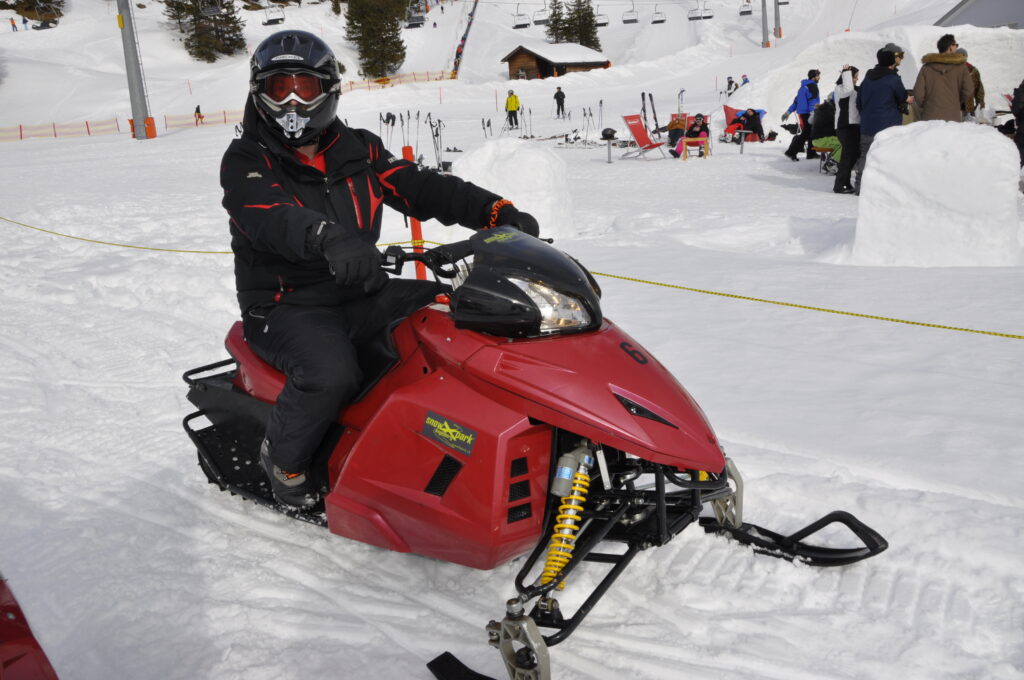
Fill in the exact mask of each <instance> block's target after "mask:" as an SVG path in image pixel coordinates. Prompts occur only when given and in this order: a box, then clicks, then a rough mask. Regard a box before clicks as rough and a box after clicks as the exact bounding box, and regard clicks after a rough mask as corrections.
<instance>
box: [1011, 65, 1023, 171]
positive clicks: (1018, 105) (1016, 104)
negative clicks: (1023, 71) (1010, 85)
mask: <svg viewBox="0 0 1024 680" xmlns="http://www.w3.org/2000/svg"><path fill="white" fill-rule="evenodd" d="M1010 113H1012V114H1013V118H1014V121H1015V123H1016V129H1015V130H1014V133H1013V143H1014V144H1016V145H1017V151H1018V152H1020V167H1022V168H1024V80H1022V81H1020V85H1018V86H1017V87H1016V88H1014V90H1013V99H1012V100H1010Z"/></svg>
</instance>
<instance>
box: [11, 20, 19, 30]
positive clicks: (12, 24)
mask: <svg viewBox="0 0 1024 680" xmlns="http://www.w3.org/2000/svg"><path fill="white" fill-rule="evenodd" d="M11 30H12V31H14V32H15V33H17V32H18V24H16V23H15V22H14V17H11Z"/></svg>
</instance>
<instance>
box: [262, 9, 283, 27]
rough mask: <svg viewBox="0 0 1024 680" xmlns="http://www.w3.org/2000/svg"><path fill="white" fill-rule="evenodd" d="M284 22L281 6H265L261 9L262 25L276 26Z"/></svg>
mask: <svg viewBox="0 0 1024 680" xmlns="http://www.w3.org/2000/svg"><path fill="white" fill-rule="evenodd" d="M283 23H284V9H282V8H281V7H266V8H264V9H263V25H264V26H276V25H277V24H283Z"/></svg>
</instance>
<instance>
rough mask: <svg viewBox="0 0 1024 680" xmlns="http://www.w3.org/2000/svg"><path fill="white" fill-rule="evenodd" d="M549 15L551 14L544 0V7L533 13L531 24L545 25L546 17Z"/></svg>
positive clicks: (546, 23)
mask: <svg viewBox="0 0 1024 680" xmlns="http://www.w3.org/2000/svg"><path fill="white" fill-rule="evenodd" d="M550 16H551V13H550V12H548V3H547V0H545V2H544V9H539V10H537V11H536V12H534V13H533V25H534V26H547V25H548V18H549V17H550Z"/></svg>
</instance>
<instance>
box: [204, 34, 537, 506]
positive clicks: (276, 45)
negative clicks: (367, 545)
mask: <svg viewBox="0 0 1024 680" xmlns="http://www.w3.org/2000/svg"><path fill="white" fill-rule="evenodd" d="M340 84H341V81H340V73H339V69H338V65H337V61H336V60H335V56H334V53H333V52H332V51H331V49H330V48H329V47H328V46H327V44H326V43H324V41H323V40H321V39H320V38H318V37H317V36H315V35H313V34H312V33H307V32H305V31H280V32H278V33H275V34H273V35H271V36H270V37H268V38H267V39H265V40H264V41H263V42H262V43H260V44H259V46H258V47H257V48H256V50H255V51H254V52H253V56H252V60H251V62H250V77H249V91H250V93H251V94H250V96H249V98H248V99H247V101H246V105H245V114H244V117H243V121H242V130H243V132H242V136H241V137H240V138H239V139H236V140H234V141H232V142H231V144H230V145H229V146H228V149H227V151H226V152H225V154H224V159H223V162H222V164H221V186H222V187H223V189H224V200H223V205H224V207H225V208H226V209H227V211H228V215H229V217H230V228H231V248H232V250H233V251H234V254H235V284H236V288H237V293H238V302H239V306H240V307H241V310H242V320H243V326H244V329H245V337H246V340H247V341H248V343H249V345H250V346H251V347H252V349H253V351H254V352H255V353H256V354H257V355H258V356H260V357H261V358H262V359H263V360H265V361H267V362H268V363H270V364H271V365H273V366H274V367H275V368H277V369H278V370H280V371H282V372H283V373H284V374H285V375H286V376H287V381H286V383H285V386H284V389H283V390H282V392H281V394H280V396H279V397H278V399H277V402H276V403H275V404H274V406H273V409H272V411H271V414H270V418H269V422H268V423H267V429H266V437H265V438H264V440H263V442H262V444H261V447H260V460H261V462H262V464H263V467H264V469H265V471H266V473H267V476H268V477H269V478H270V483H271V487H272V489H273V492H274V496H275V498H276V499H277V500H278V501H279V502H281V503H285V504H288V505H290V506H295V507H299V508H304V509H311V508H314V507H315V506H316V505H317V504H318V502H319V489H317V488H316V483H315V482H314V480H313V479H312V475H311V474H309V468H310V465H311V462H312V458H313V456H314V453H315V452H316V450H317V448H318V446H319V445H320V443H321V440H322V439H323V437H324V435H325V433H326V432H327V430H328V428H329V427H330V425H331V424H332V423H333V422H334V421H336V419H337V416H338V412H339V409H341V408H342V407H343V406H345V405H346V404H348V403H349V402H350V401H351V400H352V399H353V398H354V397H355V396H356V394H357V393H358V391H359V389H360V388H361V383H362V381H363V374H362V371H361V369H360V364H359V360H358V357H357V348H358V347H360V346H361V345H363V344H364V343H366V342H367V341H369V340H371V339H373V338H375V337H378V336H379V335H380V334H381V333H382V332H384V331H385V330H386V329H388V328H389V327H390V326H391V324H393V323H395V322H396V321H397V320H399V319H401V318H403V317H405V316H407V315H408V314H410V313H411V312H412V311H414V310H415V309H417V308H419V307H421V306H423V305H424V304H427V303H429V302H431V301H432V300H433V299H434V296H435V295H436V294H437V293H438V292H441V291H442V290H443V287H442V286H440V285H439V284H436V283H434V282H429V281H419V280H411V279H391V278H389V277H388V275H387V274H386V273H385V272H384V271H382V270H381V269H380V267H379V265H380V263H381V255H380V252H379V251H378V250H377V248H376V246H375V244H376V243H377V240H378V238H379V237H380V228H381V216H382V210H381V204H382V203H383V204H386V205H388V206H390V207H392V208H394V209H395V210H398V211H399V212H401V213H403V214H405V215H409V216H411V217H415V218H418V219H421V220H426V219H432V218H433V219H437V220H439V221H441V222H442V223H444V224H446V225H451V224H454V223H459V224H461V225H463V226H466V227H469V228H471V229H486V228H489V227H494V226H498V225H511V226H513V227H516V228H518V229H519V230H521V231H523V232H525V233H527V234H530V235H531V236H537V234H538V225H537V220H535V219H534V218H533V217H532V216H530V215H529V214H527V213H524V212H520V211H519V210H517V209H516V208H515V207H514V206H513V205H512V203H511V202H510V201H506V200H503V199H502V198H501V197H500V196H498V195H496V194H494V193H491V192H490V191H487V190H485V189H482V188H480V187H477V186H475V185H473V184H471V183H469V182H466V181H463V180H461V179H459V178H457V177H454V176H450V175H442V174H439V173H437V172H434V171H432V170H428V169H422V168H420V167H418V166H417V165H416V164H415V163H413V162H411V161H406V160H403V159H401V158H396V157H395V156H393V155H392V154H391V153H390V152H389V151H388V150H387V149H385V148H384V145H383V143H382V142H381V140H380V138H379V137H377V136H376V135H374V134H372V133H371V132H369V131H367V130H362V129H355V128H349V127H346V126H345V125H344V124H342V122H341V121H340V120H339V119H338V117H337V115H336V112H337V108H338V98H339V96H340Z"/></svg>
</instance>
